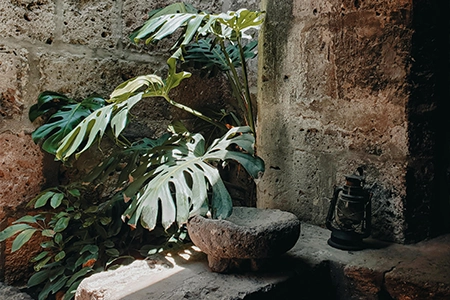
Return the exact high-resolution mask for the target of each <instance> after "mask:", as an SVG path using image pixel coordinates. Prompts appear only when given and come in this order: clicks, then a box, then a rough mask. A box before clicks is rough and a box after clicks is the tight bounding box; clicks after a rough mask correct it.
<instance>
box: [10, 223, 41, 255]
mask: <svg viewBox="0 0 450 300" xmlns="http://www.w3.org/2000/svg"><path fill="white" fill-rule="evenodd" d="M36 231H37V229H36V228H33V229H25V230H24V231H22V232H21V233H19V235H17V236H16V238H15V239H14V242H13V243H12V246H11V252H15V251H17V250H19V249H20V248H21V247H22V246H23V245H24V244H25V243H26V242H28V241H29V240H30V238H31V237H32V236H33V234H34V233H35V232H36Z"/></svg>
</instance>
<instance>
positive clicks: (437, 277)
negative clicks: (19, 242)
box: [76, 224, 450, 300]
mask: <svg viewBox="0 0 450 300" xmlns="http://www.w3.org/2000/svg"><path fill="white" fill-rule="evenodd" d="M329 237H330V231H328V230H325V229H323V228H320V227H317V226H314V225H309V224H302V234H301V236H300V238H299V240H298V241H297V243H296V245H295V246H294V248H292V249H291V250H290V251H288V252H287V253H286V254H285V255H282V256H280V257H278V258H273V262H272V264H271V265H272V268H271V269H268V270H267V271H265V272H256V273H255V272H247V273H240V274H220V273H215V272H210V271H209V270H208V267H207V262H206V261H207V258H206V256H205V255H204V254H202V253H201V252H198V248H188V249H187V250H180V251H178V252H177V254H174V255H172V256H170V257H166V258H165V259H164V258H163V257H159V258H155V259H154V260H150V261H137V262H135V263H133V264H132V265H129V266H124V267H120V268H118V269H117V270H114V271H108V272H103V273H100V274H96V275H93V276H91V277H89V278H87V279H85V280H83V281H82V283H81V285H80V287H79V288H78V290H77V297H76V300H85V299H89V300H100V299H111V300H115V299H133V300H141V299H142V300H144V299H161V300H164V299H184V298H193V299H292V295H298V296H299V297H300V296H301V299H307V300H313V299H349V300H357V299H368V300H372V299H373V300H377V299H378V300H379V299H396V300H403V299H411V300H421V299H438V300H441V299H442V300H444V299H449V298H450V276H449V272H448V270H449V267H450V235H445V236H442V237H440V238H437V239H434V240H430V241H426V242H422V243H419V244H416V245H406V246H405V245H399V244H389V243H384V242H380V241H376V240H372V239H367V240H366V241H365V242H366V245H367V249H365V250H362V251H357V252H349V251H342V250H338V249H335V248H332V247H330V246H328V245H327V239H328V238H329ZM196 249H197V250H196ZM183 252H184V253H183ZM437 266H439V267H437ZM174 287H176V288H174Z"/></svg>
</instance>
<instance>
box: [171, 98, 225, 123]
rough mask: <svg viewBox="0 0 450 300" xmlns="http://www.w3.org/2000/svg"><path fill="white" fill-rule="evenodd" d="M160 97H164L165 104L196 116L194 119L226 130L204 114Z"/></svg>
mask: <svg viewBox="0 0 450 300" xmlns="http://www.w3.org/2000/svg"><path fill="white" fill-rule="evenodd" d="M162 96H163V97H164V99H166V101H167V102H169V103H170V104H172V105H173V106H175V107H178V108H179V109H182V110H184V111H187V112H188V113H191V114H193V115H194V116H196V117H198V118H200V119H202V120H203V121H206V122H208V123H210V124H212V125H214V126H216V127H219V128H221V129H225V130H226V127H225V125H223V124H222V123H219V122H216V121H215V120H213V119H211V118H210V117H207V116H205V115H204V114H202V113H201V112H199V111H197V110H195V109H192V108H190V107H188V106H186V105H183V104H181V103H178V102H176V101H173V100H172V99H170V98H169V96H167V95H162Z"/></svg>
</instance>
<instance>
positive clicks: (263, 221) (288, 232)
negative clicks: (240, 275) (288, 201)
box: [187, 207, 300, 273]
mask: <svg viewBox="0 0 450 300" xmlns="http://www.w3.org/2000/svg"><path fill="white" fill-rule="evenodd" d="M187 228H188V231H189V236H190V238H191V239H192V242H193V243H194V244H195V245H196V246H197V247H199V248H200V249H201V250H202V251H203V252H205V253H206V254H207V255H208V262H209V266H210V268H211V270H212V271H214V272H221V273H222V272H230V271H232V270H233V269H243V268H244V267H245V266H246V265H248V264H247V262H250V268H251V269H252V270H259V269H261V268H262V266H263V265H264V264H265V263H266V260H267V258H270V257H274V256H278V255H281V254H283V253H285V252H286V251H288V250H289V249H291V248H292V247H293V246H294V245H295V243H296V241H297V240H298V237H299V235H300V221H299V220H298V218H297V217H296V216H295V215H294V214H292V213H289V212H284V211H281V210H278V209H259V208H252V207H235V208H234V209H233V213H232V215H231V216H230V217H228V218H227V219H225V220H217V219H209V218H205V217H202V216H195V217H193V218H191V219H190V220H189V222H188V225H187Z"/></svg>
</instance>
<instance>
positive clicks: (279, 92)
mask: <svg viewBox="0 0 450 300" xmlns="http://www.w3.org/2000/svg"><path fill="white" fill-rule="evenodd" d="M416 2H417V3H423V5H422V6H424V7H427V6H429V5H430V1H412V0H399V1H390V0H382V1H380V0H369V1H335V0H328V1H327V0H320V1H303V0H290V1H283V2H280V1H273V0H265V1H263V2H262V3H263V5H262V6H263V9H264V10H266V11H267V19H266V22H265V25H264V28H263V32H262V33H261V36H262V42H261V43H260V53H259V59H260V60H259V66H260V71H261V72H260V77H259V94H258V95H259V96H258V101H259V103H258V113H259V116H258V118H259V123H258V125H259V126H258V151H259V152H258V153H259V154H260V155H261V156H262V158H263V159H264V160H265V161H266V173H265V174H264V177H263V179H262V182H260V184H259V187H258V206H259V207H276V208H281V209H285V210H288V211H291V212H294V213H296V214H297V215H298V216H299V217H300V218H301V219H302V220H303V221H306V222H311V223H314V224H321V225H323V224H324V223H325V218H326V213H327V210H328V207H329V200H330V198H331V196H332V191H333V186H335V185H342V184H343V183H344V182H343V181H344V175H346V174H350V173H352V172H353V171H355V170H356V168H357V167H362V168H363V169H364V171H365V174H366V175H367V183H368V185H369V186H371V187H372V191H373V193H374V195H373V204H372V208H373V223H374V230H373V236H374V237H378V238H382V239H385V240H391V241H397V242H410V241H414V240H418V239H423V238H425V237H427V236H429V235H430V234H432V232H431V231H430V228H431V222H432V218H433V216H432V215H431V212H430V203H431V202H432V201H434V200H433V197H435V196H436V195H435V194H433V190H434V188H435V187H434V184H435V177H434V176H435V175H436V170H435V169H434V168H435V162H434V161H433V159H434V158H433V152H434V151H435V150H436V148H435V144H433V143H434V141H435V140H436V139H437V137H436V136H435V131H436V128H437V127H436V126H434V125H433V124H431V122H430V120H431V119H432V118H433V117H431V118H430V116H431V115H434V114H433V113H431V114H430V110H431V111H434V110H435V108H436V103H437V101H438V100H437V99H436V98H438V97H439V96H436V92H435V87H434V85H433V84H434V83H435V80H432V79H431V80H429V82H428V83H427V82H425V83H424V82H423V81H422V82H419V81H415V82H413V80H412V78H413V76H412V75H413V74H420V76H421V77H422V78H430V76H429V75H430V74H433V72H434V71H435V70H434V69H433V68H432V67H430V66H429V64H428V65H427V64H426V63H423V64H422V65H421V66H420V67H418V68H417V70H416V71H415V72H413V71H412V69H413V70H414V67H415V66H416V65H415V61H414V59H415V57H414V56H412V54H413V49H414V47H415V46H414V43H419V44H422V45H426V44H427V43H430V42H432V41H433V37H435V36H437V34H434V35H432V37H429V38H428V39H427V40H424V39H423V38H422V39H420V38H419V39H417V38H416V36H417V32H418V31H420V30H419V29H420V28H431V25H430V24H431V23H433V22H436V21H435V20H436V19H437V17H433V12H434V13H436V11H438V10H439V9H436V8H433V9H434V10H433V9H429V11H428V14H427V15H426V16H424V17H423V20H422V22H421V23H420V24H416V23H414V22H413V20H416V19H417V15H420V14H421V10H416V14H414V13H413V11H414V9H413V3H415V4H417V3H416ZM431 7H433V6H431ZM447 11H448V10H447ZM427 22H428V24H427ZM419 27H420V28H419ZM280 32H283V33H284V34H283V35H282V34H280ZM425 32H427V34H430V33H431V32H432V30H431V29H429V30H425ZM445 37H446V38H448V36H445ZM447 42H448V39H447ZM432 47H433V46H429V47H428V48H432ZM420 49H423V47H421V48H420ZM447 50H448V48H447ZM447 53H448V51H447ZM430 54H431V53H430V52H424V53H423V54H422V56H423V55H428V56H427V57H429V55H430ZM431 60H433V59H431ZM435 61H437V60H435ZM446 62H447V63H448V60H447V61H446ZM443 63H445V61H444V62H443ZM447 66H448V64H447ZM424 68H426V71H425V72H423V71H424ZM419 70H422V73H421V72H420V71H419ZM420 76H419V77H420ZM446 78H447V81H446V82H447V83H448V76H447V77H446ZM420 86H422V87H423V86H426V88H425V89H422V90H424V91H425V92H424V93H421V97H422V98H420V100H419V101H415V102H414V101H411V99H412V96H411V95H414V93H415V92H414V91H415V90H417V88H418V87H420ZM440 97H441V98H442V94H441V95H440ZM416 99H418V98H417V97H416ZM412 115H416V117H415V118H412ZM430 124H431V125H430ZM414 135H415V136H414ZM442 138H443V139H445V138H446V137H444V136H443V137H442ZM412 143H414V145H413V146H411V145H412ZM425 149H429V150H430V151H426V150H425ZM446 155H447V156H448V153H447V154H446ZM444 168H445V167H444ZM446 182H448V181H446ZM418 193H419V194H420V195H421V196H419V197H417V196H418V195H417V194H418ZM442 196H444V195H442ZM447 197H448V194H447ZM435 200H436V199H435ZM438 201H439V200H438ZM444 201H447V202H448V198H445V200H444ZM406 211H408V212H410V213H412V214H414V216H410V215H409V214H408V213H406ZM448 213H449V211H447V214H448ZM417 217H419V218H417ZM419 219H420V220H419ZM419 229H420V230H419ZM419 231H420V232H419Z"/></svg>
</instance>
